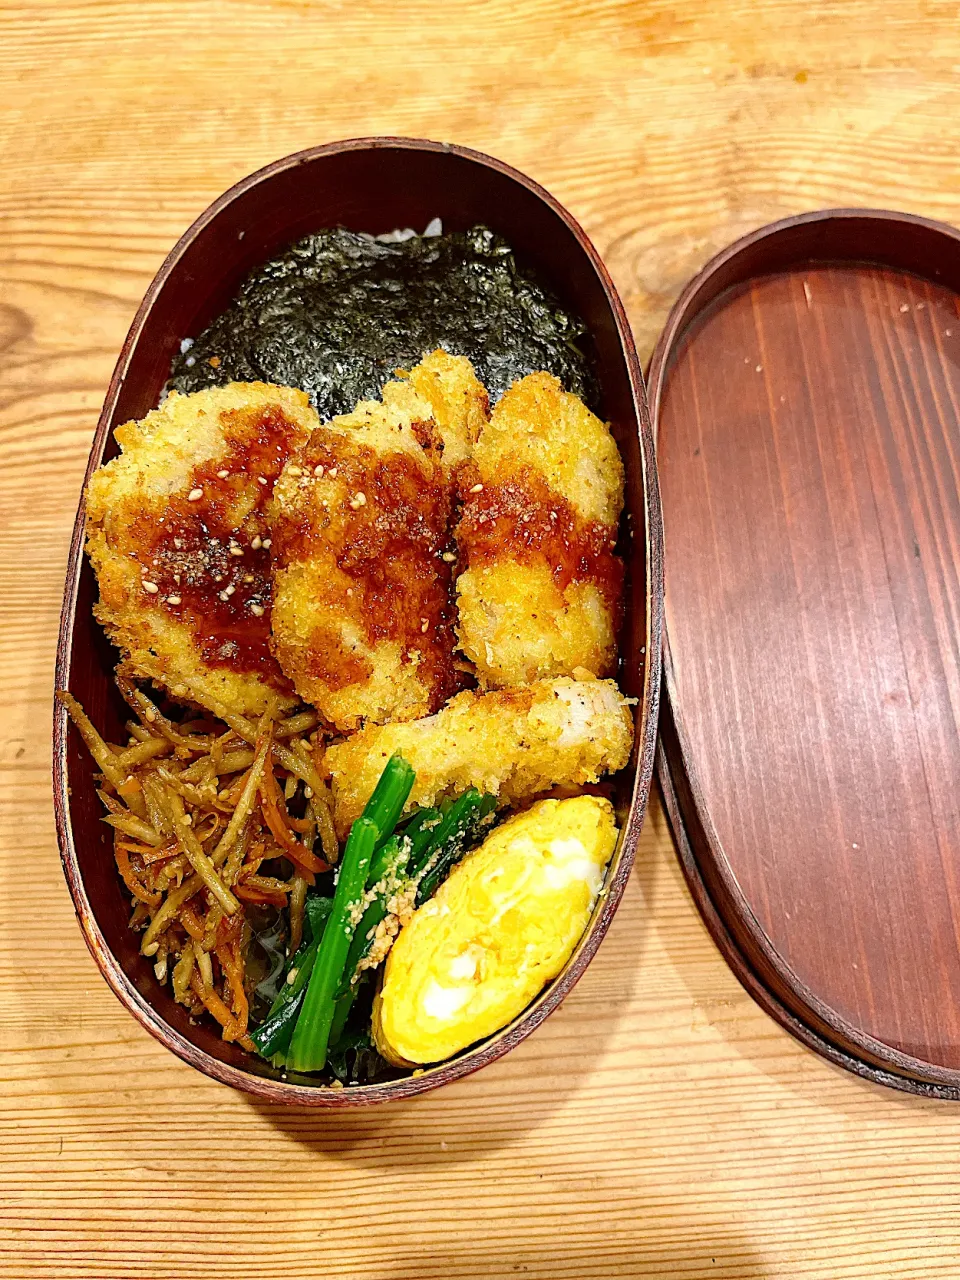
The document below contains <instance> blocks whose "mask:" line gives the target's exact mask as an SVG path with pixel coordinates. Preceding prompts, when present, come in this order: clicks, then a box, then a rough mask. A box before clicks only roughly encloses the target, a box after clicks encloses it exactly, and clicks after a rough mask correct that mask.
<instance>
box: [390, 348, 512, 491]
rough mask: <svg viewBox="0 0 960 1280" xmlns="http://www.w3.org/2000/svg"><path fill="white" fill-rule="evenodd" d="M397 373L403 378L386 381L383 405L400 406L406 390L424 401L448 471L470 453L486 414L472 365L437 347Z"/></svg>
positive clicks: (485, 401) (486, 403) (484, 395)
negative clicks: (416, 363) (428, 407)
mask: <svg viewBox="0 0 960 1280" xmlns="http://www.w3.org/2000/svg"><path fill="white" fill-rule="evenodd" d="M397 374H398V376H399V377H400V378H401V379H403V381H401V382H388V383H387V385H386V386H385V387H384V389H383V402H384V404H395V405H398V406H402V405H403V403H404V400H405V397H406V396H407V394H408V393H409V392H410V391H412V392H414V394H416V395H417V396H419V397H420V399H421V400H426V401H427V403H428V404H429V405H430V408H431V410H432V413H433V419H434V421H435V422H436V424H437V433H438V435H439V437H440V441H441V444H442V446H443V455H442V460H443V465H444V467H445V468H446V469H447V470H448V471H452V470H453V469H454V468H456V467H458V466H459V465H460V463H461V462H465V461H466V459H467V458H469V457H470V455H471V454H472V453H473V449H474V446H475V445H476V443H477V439H478V437H479V435H480V432H481V430H482V429H483V427H484V426H485V425H486V423H487V420H488V418H489V416H490V415H489V407H490V406H489V399H488V397H487V393H486V390H485V389H484V387H483V384H482V383H481V382H480V380H479V379H478V378H477V375H476V374H475V373H474V371H473V365H472V364H471V363H470V361H469V360H468V359H467V358H466V356H452V355H450V354H449V353H448V352H446V351H444V350H443V349H442V348H439V347H438V348H437V350H436V351H431V352H430V354H429V355H426V356H424V357H423V359H422V360H421V361H420V363H419V364H418V365H415V366H414V367H413V368H412V369H411V370H410V371H409V373H408V372H405V371H404V370H403V369H398V370H397Z"/></svg>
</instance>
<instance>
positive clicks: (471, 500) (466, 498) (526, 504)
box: [457, 466, 623, 608]
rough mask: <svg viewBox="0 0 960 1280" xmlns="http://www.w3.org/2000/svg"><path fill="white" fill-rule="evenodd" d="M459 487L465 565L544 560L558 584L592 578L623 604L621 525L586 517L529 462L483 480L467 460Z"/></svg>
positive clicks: (612, 599) (613, 600)
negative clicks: (504, 477) (618, 551)
mask: <svg viewBox="0 0 960 1280" xmlns="http://www.w3.org/2000/svg"><path fill="white" fill-rule="evenodd" d="M460 491H461V495H462V497H463V514H462V517H461V521H460V525H459V528H458V530H457V542H458V543H459V546H460V554H461V566H460V567H461V570H462V569H465V568H467V567H468V566H478V565H482V564H484V563H489V562H490V561H493V560H498V559H501V558H509V559H511V560H517V561H520V562H524V561H526V562H529V561H531V560H542V561H544V562H545V563H546V564H548V565H549V566H550V569H551V572H552V574H553V579H554V581H555V582H556V584H557V588H558V590H560V591H563V590H565V588H566V587H568V586H569V585H570V583H571V582H585V581H589V582H593V583H595V584H596V586H597V587H598V588H599V590H600V591H601V592H602V593H603V595H604V597H605V599H606V600H607V603H608V604H609V605H610V606H611V607H614V608H617V607H619V604H620V599H621V595H622V590H623V561H622V560H621V559H620V558H619V557H618V556H617V555H615V554H614V548H615V547H616V540H617V531H616V529H611V528H609V527H608V526H607V525H603V524H599V523H596V522H594V521H589V520H583V519H582V518H581V517H580V516H579V515H578V514H577V512H576V511H574V509H573V507H572V506H571V505H570V503H569V502H568V501H567V500H566V499H565V498H563V497H562V496H561V495H560V494H558V493H557V492H556V491H555V490H553V489H551V488H550V486H549V485H548V484H547V483H546V482H545V481H544V479H543V478H542V476H539V475H538V474H537V473H536V472H534V471H533V470H531V469H530V468H529V467H522V468H519V469H518V470H517V471H516V472H515V473H513V475H511V477H510V479H508V480H503V481H495V482H491V481H489V480H487V481H484V482H483V483H482V484H481V483H480V481H479V474H478V472H477V471H476V469H475V468H474V467H472V466H468V467H466V468H465V469H464V471H463V474H462V477H461V482H460Z"/></svg>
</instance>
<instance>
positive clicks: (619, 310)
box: [53, 137, 663, 1109]
mask: <svg viewBox="0 0 960 1280" xmlns="http://www.w3.org/2000/svg"><path fill="white" fill-rule="evenodd" d="M377 149H406V150H412V151H429V152H436V153H442V154H451V155H454V156H457V157H459V158H460V159H463V160H468V161H471V162H473V163H474V164H477V165H479V166H482V167H483V168H486V169H489V170H491V171H493V172H496V173H498V174H501V175H503V176H505V177H507V178H509V179H511V180H512V181H514V182H515V183H517V184H518V185H519V186H521V187H524V188H525V189H526V190H527V191H528V192H530V193H531V194H532V195H534V196H536V197H537V198H538V199H539V200H541V201H542V202H543V203H544V204H545V205H547V206H548V207H549V208H550V209H551V210H552V212H553V213H554V214H555V215H556V216H557V217H558V218H559V219H560V220H561V221H562V222H563V223H565V224H566V226H567V227H568V228H569V230H570V231H571V232H572V234H573V235H574V237H575V238H576V240H577V242H578V244H579V245H580V248H581V249H582V250H583V252H584V254H585V255H586V257H587V259H588V260H589V262H590V264H591V265H592V267H593V269H594V271H595V272H596V274H597V277H598V279H599V280H600V283H601V285H602V287H603V291H604V294H605V296H606V299H607V302H608V304H609V306H610V310H611V313H612V314H613V317H614V320H615V322H616V326H617V332H618V335H619V338H620V344H621V347H622V350H623V353H624V357H625V360H626V364H627V369H628V374H629V379H630V386H631V391H632V398H633V406H634V411H635V417H636V421H637V426H638V432H639V445H640V461H641V467H642V473H643V492H644V537H645V544H646V583H645V599H646V616H645V647H646V652H645V655H644V656H645V663H644V677H643V695H642V705H641V717H640V729H639V733H638V734H637V739H636V743H635V747H634V754H635V758H636V760H637V765H636V773H635V776H634V784H633V791H632V794H631V801H630V809H629V814H628V817H627V822H626V825H625V827H624V830H623V833H622V838H621V841H620V846H619V849H618V851H617V853H616V854H615V855H614V856H615V859H616V867H615V870H614V873H613V875H612V876H611V877H609V878H608V880H607V882H606V884H605V886H604V890H603V897H602V900H601V902H600V905H599V906H598V908H597V910H596V912H595V914H594V916H593V919H592V921H591V924H590V926H589V928H588V932H587V933H586V934H585V935H584V938H583V939H582V941H581V942H580V944H579V945H578V947H577V949H576V950H575V952H574V954H573V956H572V957H571V959H570V960H569V961H568V963H567V965H566V967H565V968H564V970H563V972H562V973H561V974H560V976H559V977H558V978H557V980H556V981H555V982H554V983H553V984H552V985H551V986H549V987H548V988H547V989H546V990H545V991H544V992H543V993H542V994H541V995H540V996H539V997H538V999H537V1000H535V1001H534V1003H533V1004H532V1005H530V1006H529V1007H528V1008H527V1009H526V1010H525V1011H524V1013H523V1014H521V1015H520V1016H519V1018H517V1019H516V1020H515V1021H514V1022H513V1023H511V1024H510V1025H509V1026H508V1027H506V1028H504V1030H502V1031H501V1032H499V1033H497V1035H496V1036H494V1037H492V1038H491V1039H489V1040H487V1041H485V1042H483V1043H482V1044H480V1045H479V1046H478V1047H477V1048H475V1049H472V1050H469V1051H467V1052H466V1053H464V1054H462V1055H460V1056H459V1057H457V1058H454V1059H453V1060H452V1061H451V1062H447V1063H442V1064H440V1065H439V1066H436V1067H432V1068H428V1069H426V1070H424V1071H423V1072H422V1073H418V1074H415V1075H411V1076H408V1077H406V1078H404V1079H402V1080H396V1081H390V1082H387V1083H384V1084H376V1085H359V1086H351V1087H349V1088H344V1089H332V1088H329V1087H324V1086H320V1085H300V1084H294V1083H292V1082H289V1081H283V1080H273V1079H269V1078H267V1077H264V1076H259V1075H256V1074H254V1073H253V1072H248V1071H244V1070H242V1069H240V1068H238V1067H234V1066H232V1065H230V1064H229V1063H225V1062H221V1061H220V1060H219V1059H218V1058H214V1057H213V1056H212V1055H210V1054H208V1053H206V1052H205V1051H204V1050H202V1049H200V1048H198V1047H197V1046H196V1045H195V1044H193V1043H192V1042H191V1041H189V1040H187V1039H186V1038H185V1037H183V1036H182V1035H180V1034H179V1033H178V1032H177V1031H175V1030H174V1029H173V1028H172V1027H171V1026H170V1025H169V1024H168V1023H167V1022H165V1021H164V1019H163V1018H161V1017H160V1015H159V1014H158V1013H157V1012H156V1010H154V1009H153V1007H152V1006H151V1005H150V1004H149V1003H148V1002H147V1001H146V1000H145V999H144V997H143V996H142V995H141V994H140V993H139V992H138V991H137V990H136V988H135V987H134V986H133V984H132V983H131V981H130V980H129V978H128V977H127V975H126V974H125V973H124V972H123V970H122V969H121V967H120V965H119V964H118V963H117V961H116V959H115V957H114V956H113V954H112V952H111V950H110V948H109V946H108V945H107V943H106V940H105V938H104V937H103V934H102V933H101V931H100V929H99V927H98V925H97V923H96V920H95V919H94V915H93V911H92V909H91V906H90V902H89V899H88V898H87V894H86V889H85V887H84V884H83V879H82V876H81V874H80V868H79V862H78V859H77V852H76V847H75V845H74V840H73V831H72V827H71V823H70V817H69V809H68V805H67V768H66V763H67V762H66V746H67V726H68V717H67V714H66V712H65V710H64V709H63V708H62V707H61V706H60V704H59V703H58V702H55V704H54V714H53V793H54V807H55V812H56V824H57V838H58V841H59V845H60V858H61V862H62V864H63V871H64V876H65V877H66V881H67V885H68V887H69V889H70V894H71V897H72V898H73V904H74V908H75V909H76V913H77V918H78V920H79V922H80V928H81V930H82V932H83V936H84V939H85V941H86V943H87V946H88V948H89V950H90V952H91V954H92V955H93V958H94V960H95V961H96V962H97V965H98V967H99V968H100V971H101V973H102V974H103V976H104V978H105V979H106V981H107V983H108V984H109V985H110V987H111V989H112V990H113V992H114V993H115V994H116V996H117V997H118V999H119V1000H120V1002H121V1003H122V1004H123V1005H124V1006H125V1007H126V1008H127V1009H128V1010H129V1012H130V1013H131V1014H132V1015H133V1017H134V1018H136V1020H137V1021H138V1022H139V1023H140V1025H141V1026H143V1027H145V1028H146V1030H147V1031H149V1032H150V1033H151V1035H153V1036H154V1037H155V1038H156V1039H157V1040H159V1041H160V1042H161V1044H163V1045H165V1046H166V1047H167V1048H168V1049H170V1050H171V1051H172V1052H173V1053H175V1054H176V1055H177V1056H178V1057H179V1058H181V1059H182V1060H183V1061H184V1062H186V1063H189V1065H190V1066H193V1067H196V1068H197V1070H199V1071H202V1072H203V1073H204V1074H205V1075H208V1076H210V1077H212V1078H213V1079H214V1080H218V1081H220V1082H221V1083H222V1084H227V1085H231V1086H232V1087H233V1088H236V1089H241V1090H243V1091H245V1092H247V1093H251V1094H254V1095H256V1096H257V1097H260V1098H263V1099H264V1100H266V1101H268V1102H274V1103H284V1104H294V1105H300V1106H311V1107H329V1108H335V1109H344V1108H348V1107H363V1106H371V1105H373V1104H376V1103H379V1102H396V1101H400V1100H402V1099H405V1098H411V1097H414V1096H415V1095H417V1094H420V1093H426V1092H428V1091H429V1090H431V1089H436V1088H439V1087H440V1086H441V1085H444V1084H448V1083H450V1082H452V1081H454V1080H459V1079H461V1078H462V1077H463V1076H466V1075H469V1074H471V1073H472V1072H474V1071H477V1070H479V1069H480V1068H481V1067H484V1066H486V1065H487V1064H488V1063H491V1062H494V1061H495V1060H496V1059H497V1058H500V1057H502V1056H503V1055H504V1054H505V1053H507V1052H508V1051H509V1050H510V1049H512V1048H514V1046H515V1045H517V1044H519V1043H520V1041H521V1040H525V1039H526V1037H527V1036H528V1035H530V1033H531V1032H532V1031H534V1030H535V1029H536V1028H537V1027H538V1026H539V1025H540V1024H541V1022H543V1020H544V1019H545V1018H546V1017H548V1016H549V1014H551V1013H552V1012H553V1011H554V1009H556V1008H557V1006H558V1005H559V1004H560V1003H561V1001H562V1000H563V999H564V997H565V996H566V995H567V994H568V993H569V992H570V991H571V989H572V988H573V987H574V986H575V985H576V983H577V981H578V979H579V978H580V977H581V975H582V974H583V972H584V970H585V969H586V967H587V965H588V964H589V963H590V961H591V960H592V959H593V956H594V955H595V953H596V951H597V948H598V947H599V945H600V943H601V941H602V940H603V937H604V934H605V933H606V931H607V929H608V928H609V925H610V921H611V920H612V919H613V916H614V913H615V911H616V909H617V906H618V905H619V903H620V899H621V898H622V896H623V891H624V888H625V887H626V883H627V879H628V878H629V875H630V870H631V868H632V866H633V862H634V858H635V856H636V850H637V843H638V841H639V838H640V831H641V828H642V826H643V820H644V816H645V814H646V807H647V801H648V798H649V793H650V785H651V781H652V777H653V767H654V755H655V747H656V732H657V715H658V708H659V696H660V677H661V632H662V620H663V558H662V524H661V519H660V495H659V489H658V486H657V473H656V463H655V459H654V449H653V433H652V430H651V426H650V417H649V413H648V410H647V401H646V395H645V391H644V384H643V376H642V373H641V370H640V362H639V360H638V357H637V353H636V348H635V346H634V341H633V335H632V332H631V330H630V326H629V324H628V322H627V318H626V313H625V311H624V309H623V304H622V302H621V301H620V297H619V295H618V293H617V290H616V288H615V286H614V284H613V281H612V280H611V278H610V275H609V273H608V272H607V269H606V267H605V266H604V265H603V262H602V261H601V259H600V256H599V254H598V253H597V251H596V249H595V248H594V247H593V244H592V243H591V241H590V239H589V237H588V236H587V235H586V233H585V232H584V231H583V229H582V228H581V226H580V225H579V223H578V222H577V221H576V220H575V219H574V218H573V217H572V216H571V215H570V214H569V213H568V212H567V210H566V209H565V208H564V207H563V206H562V205H561V204H560V203H559V202H558V201H557V200H555V199H554V198H553V196H551V195H550V194H549V192H547V191H546V190H544V188H543V187H541V186H540V185H539V184H538V183H536V182H534V181H533V180H532V179H530V178H528V177H527V176H526V175H525V174H523V173H521V172H520V171H519V170H517V169H514V168H512V167H511V166H509V165H506V164H504V163H503V162H502V161H500V160H497V159H495V158H494V157H492V156H487V155H484V154H483V153H482V152H479V151H474V150H472V149H470V148H467V147H460V146H456V145H454V144H451V143H440V142H431V141H428V140H426V139H421V138H393V137H376V138H352V139H348V140H345V141H341V142H332V143H328V144H326V145H324V146H320V147H314V148H310V149H309V150H305V151H299V152H296V153H294V154H293V155H289V156H286V157H284V158H283V159H281V160H277V161H275V162H274V163H273V164H269V165H267V166H266V167H265V168H263V169H259V170H257V172H255V173H253V174H251V175H250V176H249V177H246V178H244V179H242V180H241V181H240V182H238V183H236V184H235V185H234V186H232V187H230V188H229V190H227V191H226V192H224V194H223V195H222V196H220V197H219V198H218V199H217V200H215V201H214V202H213V204H211V205H210V206H209V208H208V209H206V210H205V212H204V213H202V214H201V215H200V217H199V218H198V219H197V220H196V221H195V222H194V223H193V224H192V225H191V226H190V227H189V229H188V230H187V231H186V232H185V233H184V234H183V235H182V236H181V238H180V239H179V240H178V241H177V243H176V245H175V246H174V248H173V249H172V250H171V252H170V253H169V254H168V256H167V258H166V259H165V261H164V263H163V265H162V266H161V268H160V270H159V271H158V273H157V275H156V276H155V277H154V279H153V281H152V283H151V285H150V287H149V289H148V290H147V292H146V294H145V296H144V299H143V302H142V303H141V304H140V307H139V308H138V310H137V313H136V316H135V317H134V320H133V323H132V324H131V326H130V330H129V332H128V334H127V336H126V338H125V340H124V343H123V347H122V348H121V351H120V356H119V358H118V360H117V364H116V367H115V368H114V371H113V376H112V377H111V379H110V384H109V387H108V390H107V395H106V399H105V401H104V405H103V409H102V411H101V414H100V418H99V421H98V423H97V429H96V432H95V434H94V438H93V445H92V448H91V453H90V459H89V461H88V463H87V469H86V472H85V474H84V481H83V491H84V492H85V490H86V483H87V481H88V480H89V478H90V475H91V473H92V471H93V470H95V469H96V467H97V466H98V465H99V462H100V458H101V456H102V454H103V450H104V446H105V444H106V439H107V435H108V432H109V430H110V423H111V419H112V416H113V413H114V410H115V408H116V404H117V400H118V397H119V395H120V390H121V388H122V386H123V382H124V378H125V376H126V373H127V370H128V367H129V364H130V359H131V354H132V352H133V349H134V347H135V345H136V343H137V341H138V339H139V337H140V334H141V332H142V330H143V327H144V324H145V323H146V319H147V317H148V315H149V313H150V311H151V309H152V307H153V304H154V301H155V299H156V298H157V295H158V294H159V293H160V290H161V289H162V288H163V286H164V284H165V283H166V281H167V279H168V278H169V276H170V274H171V272H172V271H173V269H174V267H175V266H176V264H177V263H178V262H179V260H180V258H181V256H182V255H183V253H184V251H185V250H186V249H187V248H188V246H189V245H190V244H191V243H192V242H193V240H194V239H195V238H196V236H197V235H198V233H199V232H200V231H201V230H203V229H204V228H205V227H206V226H207V225H208V224H209V223H210V222H211V221H212V220H213V219H215V218H216V217H217V215H218V214H220V213H221V212H222V211H223V210H224V209H225V208H226V207H227V206H228V205H230V204H232V203H233V201H234V200H236V199H237V198H238V197H240V196H242V195H243V194H245V193H246V192H247V191H249V190H250V189H251V188H252V187H255V186H257V185H259V184H261V183H264V182H269V181H270V180H271V179H272V178H274V177H276V176H277V175H279V174H281V173H287V172H288V171H289V170H291V169H296V168H297V167H298V166H300V165H302V164H305V163H308V162H312V161H314V160H317V159H320V158H322V157H324V156H333V155H339V154H341V153H343V152H347V151H360V150H377ZM83 525H84V504H83V498H82V496H81V500H80V506H79V509H78V512H77V517H76V521H75V523H74V528H73V536H72V538H71V542H70V554H69V560H68V564H67V574H66V585H65V589H64V597H63V608H62V611H61V615H60V635H59V641H58V645H57V663H56V676H55V679H56V686H55V687H56V688H58V689H59V688H64V687H66V684H67V678H68V674H69V670H70V654H71V650H72V644H73V628H74V617H75V613H76V604H77V590H78V584H79V579H80V569H81V567H82V559H83Z"/></svg>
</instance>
